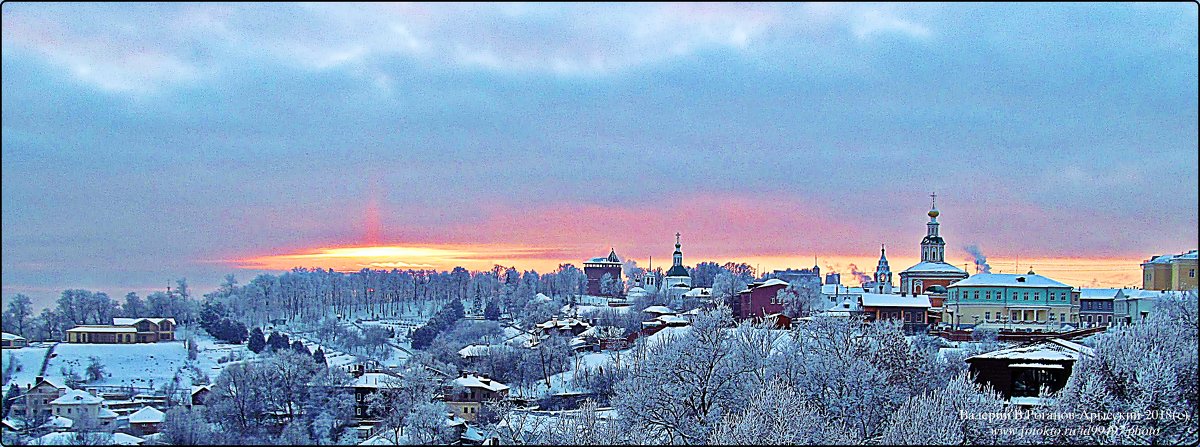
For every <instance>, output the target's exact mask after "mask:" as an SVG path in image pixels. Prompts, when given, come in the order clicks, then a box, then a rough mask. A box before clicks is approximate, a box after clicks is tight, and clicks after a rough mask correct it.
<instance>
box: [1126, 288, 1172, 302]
mask: <svg viewBox="0 0 1200 447" xmlns="http://www.w3.org/2000/svg"><path fill="white" fill-rule="evenodd" d="M1182 293H1183V292H1179V291H1171V290H1141V289H1134V290H1130V291H1128V292H1126V293H1125V297H1124V298H1122V299H1119V300H1117V301H1124V300H1130V299H1134V300H1153V299H1158V298H1164V297H1168V296H1176V297H1177V296H1180V295H1181V294H1182Z"/></svg>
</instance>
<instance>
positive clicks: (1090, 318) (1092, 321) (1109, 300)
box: [1079, 289, 1125, 327]
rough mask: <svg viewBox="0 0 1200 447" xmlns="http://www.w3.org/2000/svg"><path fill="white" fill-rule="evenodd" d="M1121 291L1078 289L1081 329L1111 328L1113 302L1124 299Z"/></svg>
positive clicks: (1123, 292)
mask: <svg viewBox="0 0 1200 447" xmlns="http://www.w3.org/2000/svg"><path fill="white" fill-rule="evenodd" d="M1124 296H1125V291H1124V290H1122V289H1079V323H1080V325H1081V326H1082V327H1098V326H1112V324H1113V322H1114V320H1113V304H1114V302H1113V300H1115V299H1117V297H1124Z"/></svg>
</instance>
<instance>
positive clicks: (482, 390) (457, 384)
mask: <svg viewBox="0 0 1200 447" xmlns="http://www.w3.org/2000/svg"><path fill="white" fill-rule="evenodd" d="M507 396H508V385H505V384H503V383H500V382H498V381H495V380H492V379H491V378H489V377H488V376H487V374H483V375H477V374H471V373H466V372H463V373H460V375H459V377H458V378H456V379H454V380H451V381H450V384H448V385H446V386H445V387H444V388H443V392H442V400H443V401H445V402H446V405H448V406H449V407H450V409H452V410H454V415H455V416H457V417H460V418H463V419H465V420H467V421H468V422H470V421H474V420H475V418H476V417H478V416H479V410H480V409H481V408H482V407H483V403H484V402H489V401H499V400H503V399H504V398H505V397H507Z"/></svg>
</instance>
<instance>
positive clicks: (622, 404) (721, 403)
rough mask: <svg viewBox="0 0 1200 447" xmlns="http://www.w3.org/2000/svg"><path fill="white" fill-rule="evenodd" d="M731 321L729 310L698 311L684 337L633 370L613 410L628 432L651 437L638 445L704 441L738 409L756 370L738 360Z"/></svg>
mask: <svg viewBox="0 0 1200 447" xmlns="http://www.w3.org/2000/svg"><path fill="white" fill-rule="evenodd" d="M732 321H733V319H732V314H731V312H730V310H729V308H728V307H725V306H718V307H717V309H716V310H713V311H703V312H700V314H699V315H697V317H696V318H695V321H694V322H693V324H692V326H691V327H690V330H689V331H688V332H687V333H686V335H685V336H682V337H680V338H678V339H675V340H670V341H667V342H664V343H662V344H660V345H656V346H653V347H650V348H649V353H648V355H647V356H646V357H645V358H644V360H643V361H640V362H637V363H635V364H634V365H632V366H631V367H630V368H629V375H628V376H627V377H626V379H625V380H624V381H622V382H621V383H619V384H618V385H617V391H616V396H615V398H614V401H613V405H614V407H615V408H616V409H617V411H618V412H619V413H620V414H621V415H622V418H623V421H624V423H626V424H628V426H629V430H628V431H631V432H633V431H636V432H637V433H642V434H645V435H646V436H647V438H646V439H642V440H636V441H635V442H641V441H652V442H655V443H659V442H670V443H699V442H703V441H704V440H707V439H708V438H709V435H710V434H711V432H712V430H713V429H714V428H715V426H716V425H717V424H718V423H719V421H720V419H721V417H722V416H723V415H724V414H727V413H729V412H733V411H738V410H740V407H741V406H742V404H743V402H744V399H745V397H744V396H746V395H747V391H748V388H747V386H748V381H747V380H746V379H747V377H748V376H749V374H750V372H751V371H750V370H751V368H752V367H751V366H749V365H746V364H743V363H742V362H740V361H738V360H739V359H738V357H737V355H736V350H735V347H734V346H733V343H732V342H731V340H730V335H729V333H728V332H727V330H726V329H725V328H726V327H728V326H729V325H731V324H732ZM643 340H644V339H643ZM639 343H643V342H641V341H639Z"/></svg>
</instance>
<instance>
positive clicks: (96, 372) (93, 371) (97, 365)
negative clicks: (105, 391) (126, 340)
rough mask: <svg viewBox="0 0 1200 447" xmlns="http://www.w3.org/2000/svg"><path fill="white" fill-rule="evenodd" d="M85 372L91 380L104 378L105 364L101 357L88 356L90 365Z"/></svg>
mask: <svg viewBox="0 0 1200 447" xmlns="http://www.w3.org/2000/svg"><path fill="white" fill-rule="evenodd" d="M85 373H86V374H87V380H88V381H89V382H95V381H97V380H100V379H103V378H104V364H103V363H101V362H100V357H96V356H94V355H92V356H88V366H87V369H86V371H85Z"/></svg>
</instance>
